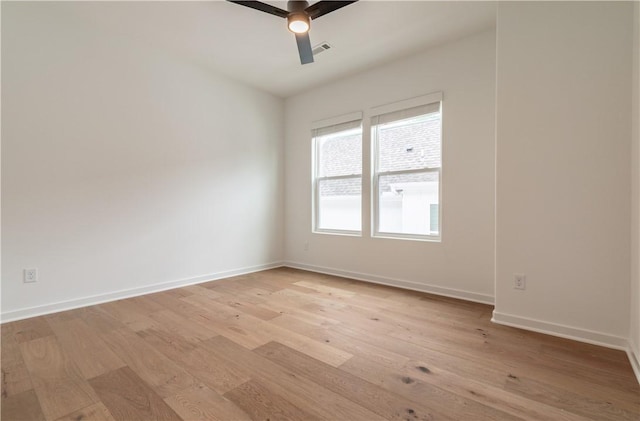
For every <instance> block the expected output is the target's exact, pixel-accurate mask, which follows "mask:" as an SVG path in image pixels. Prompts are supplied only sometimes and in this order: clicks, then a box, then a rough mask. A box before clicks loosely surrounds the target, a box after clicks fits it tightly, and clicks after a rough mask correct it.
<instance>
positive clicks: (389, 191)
mask: <svg viewBox="0 0 640 421" xmlns="http://www.w3.org/2000/svg"><path fill="white" fill-rule="evenodd" d="M421 102H422V104H420V103H421ZM416 103H418V104H419V105H416ZM440 104H441V96H440V94H436V95H429V96H427V97H421V98H416V99H413V100H409V101H404V102H403V103H400V104H395V105H394V104H392V105H390V106H386V107H380V108H378V109H376V110H377V111H378V113H376V112H375V111H376V110H374V117H373V118H372V122H371V124H372V125H371V132H372V140H373V191H372V193H373V199H374V205H373V210H374V218H373V221H374V235H378V236H391V237H402V238H419V239H439V238H440V223H441V218H440V214H441V212H440V167H441V162H442V153H441V143H442V142H441V137H442V124H441V112H440ZM402 105H404V107H407V108H400V107H401V106H402Z"/></svg>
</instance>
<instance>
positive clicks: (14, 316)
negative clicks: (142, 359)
mask: <svg viewBox="0 0 640 421" xmlns="http://www.w3.org/2000/svg"><path fill="white" fill-rule="evenodd" d="M280 266H282V262H272V263H266V264H263V265H256V266H249V267H244V268H239V269H233V270H226V271H222V272H216V273H210V274H207V275H200V276H196V277H193V278H187V279H179V280H177V281H169V282H162V283H159V284H153V285H148V286H144V287H138V288H131V289H125V290H120V291H115V292H109V293H106V294H99V295H92V296H89V297H83V298H76V299H73V300H68V301H61V302H57V303H53V304H45V305H42V306H36V307H29V308H23V309H19V310H12V311H7V312H3V313H2V314H1V315H0V323H6V322H12V321H15V320H21V319H26V318H29V317H35V316H43V315H45V314H51V313H57V312H59V311H66V310H73V309H75V308H80V307H87V306H91V305H96V304H102V303H106V302H109V301H116V300H121V299H123V298H131V297H137V296H139V295H145V294H151V293H154V292H160V291H166V290H168V289H173V288H180V287H184V286H188V285H195V284H200V283H203V282H209V281H215V280H219V279H224V278H229V277H231V276H238V275H244V274H247V273H253V272H258V271H261V270H266V269H273V268H277V267H280Z"/></svg>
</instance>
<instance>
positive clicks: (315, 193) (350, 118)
mask: <svg viewBox="0 0 640 421" xmlns="http://www.w3.org/2000/svg"><path fill="white" fill-rule="evenodd" d="M355 121H359V122H360V127H361V129H362V124H363V115H362V112H354V113H350V114H345V115H341V116H338V117H333V118H328V119H325V120H319V121H315V122H313V123H312V124H311V132H312V135H311V138H312V146H311V147H312V154H311V155H312V165H311V180H312V188H311V191H312V204H313V205H312V209H313V211H312V218H311V219H312V232H313V233H316V234H334V235H348V236H362V216H361V217H360V229H359V230H340V229H327V228H320V227H319V226H318V222H319V218H320V197H319V194H320V182H321V181H324V180H344V179H353V178H359V179H360V183H361V190H360V214H362V197H363V194H362V184H363V183H362V181H363V180H364V178H363V168H362V169H361V171H360V174H347V175H337V176H323V177H318V170H319V168H320V161H319V160H320V154H319V153H318V146H319V145H318V141H317V137H316V135H315V132H316V130H318V129H323V128H326V127H330V126H335V125H338V124H343V123H350V122H355ZM363 134H364V133H363ZM361 142H362V143H363V144H364V142H363V141H362V140H361ZM363 163H364V162H363Z"/></svg>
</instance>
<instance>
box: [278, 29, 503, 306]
mask: <svg viewBox="0 0 640 421" xmlns="http://www.w3.org/2000/svg"><path fill="white" fill-rule="evenodd" d="M436 91H442V92H443V93H444V102H443V133H444V134H443V139H444V140H443V142H444V144H443V170H442V180H443V183H442V188H443V195H442V197H443V204H444V205H443V208H442V209H443V217H442V223H443V226H442V242H441V243H436V242H421V241H409V240H395V239H381V238H375V239H372V238H371V237H370V221H371V219H370V215H369V212H368V210H369V205H368V203H370V187H369V186H368V185H367V183H365V190H364V192H363V204H364V205H363V208H364V209H365V212H364V213H363V225H364V227H363V235H362V237H347V236H337V235H327V234H312V232H311V131H310V127H311V122H312V121H315V120H321V119H325V118H330V117H334V116H337V115H341V114H346V113H349V112H353V111H359V110H362V111H365V121H366V122H368V118H367V115H366V112H367V110H368V108H370V107H372V106H377V105H382V104H387V103H391V102H395V101H399V100H403V99H407V98H412V97H415V96H419V95H423V94H428V93H431V92H436ZM494 92H495V32H494V31H493V30H491V31H488V32H484V33H481V34H478V35H475V36H472V37H469V38H465V39H462V40H459V41H456V42H454V43H451V44H448V45H444V46H442V47H440V48H436V49H432V50H429V51H427V52H424V53H421V54H418V55H415V56H412V57H410V58H407V59H404V60H399V61H396V62H393V63H392V64H389V65H386V66H383V67H379V68H375V69H372V70H370V71H366V72H364V73H360V74H358V75H356V76H352V77H347V78H344V79H341V80H340V81H338V82H335V83H331V84H328V85H325V86H323V87H321V88H318V89H314V90H311V91H309V92H306V93H303V94H301V95H298V96H295V97H292V98H288V99H287V101H286V105H285V118H286V124H285V126H286V132H285V139H286V141H285V142H286V144H285V158H286V162H285V164H286V168H285V180H286V181H285V185H286V190H285V198H286V199H285V200H286V206H285V220H286V233H285V259H286V260H287V261H289V262H293V263H294V264H296V265H298V266H302V267H313V268H315V269H318V268H320V269H323V270H331V271H333V272H339V273H349V274H350V275H352V276H360V277H366V278H367V279H370V280H377V281H389V280H390V279H396V280H399V281H404V282H398V283H399V284H401V285H403V286H408V287H412V288H416V289H425V290H432V291H437V292H440V293H445V294H453V295H459V296H464V297H466V298H471V299H476V300H484V301H492V300H493V278H494V264H493V263H494V254H493V252H494V101H495V96H494V95H495V93H494ZM367 127H368V126H365V130H364V133H365V135H364V139H363V143H364V145H365V150H364V162H365V168H364V170H365V174H367V171H368V168H369V165H368V162H369V160H370V154H369V148H368V146H369V133H368V130H367ZM306 242H308V244H309V247H308V248H309V249H308V251H305V247H304V245H305V243H306ZM367 274H370V275H373V276H365V275H367ZM461 291H462V292H461Z"/></svg>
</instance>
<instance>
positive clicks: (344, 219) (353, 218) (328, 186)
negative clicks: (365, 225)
mask: <svg viewBox="0 0 640 421" xmlns="http://www.w3.org/2000/svg"><path fill="white" fill-rule="evenodd" d="M356 118H357V119H356ZM329 122H331V123H333V124H329ZM318 124H322V122H320V123H318ZM324 124H326V125H324V126H321V127H317V128H316V129H314V130H313V150H314V177H313V184H314V186H313V190H314V193H313V198H314V230H315V231H316V232H340V233H345V234H350V233H351V234H359V233H360V231H361V229H362V210H361V202H362V199H361V198H362V114H361V113H356V114H352V115H350V116H345V117H343V118H339V119H337V120H336V119H334V120H332V121H325V123H324Z"/></svg>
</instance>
